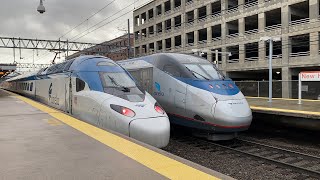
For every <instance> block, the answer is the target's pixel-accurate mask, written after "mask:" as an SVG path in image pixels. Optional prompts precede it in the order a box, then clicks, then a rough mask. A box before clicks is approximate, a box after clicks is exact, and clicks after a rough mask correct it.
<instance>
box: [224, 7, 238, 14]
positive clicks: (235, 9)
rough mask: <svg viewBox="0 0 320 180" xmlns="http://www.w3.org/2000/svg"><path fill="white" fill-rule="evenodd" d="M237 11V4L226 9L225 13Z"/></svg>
mask: <svg viewBox="0 0 320 180" xmlns="http://www.w3.org/2000/svg"><path fill="white" fill-rule="evenodd" d="M238 11H239V8H238V6H235V7H232V8H230V9H227V11H226V13H227V14H231V13H235V12H238Z"/></svg>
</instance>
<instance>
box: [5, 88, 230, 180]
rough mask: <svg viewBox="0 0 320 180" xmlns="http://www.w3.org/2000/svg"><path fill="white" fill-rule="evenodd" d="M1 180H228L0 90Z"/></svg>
mask: <svg viewBox="0 0 320 180" xmlns="http://www.w3.org/2000/svg"><path fill="white" fill-rule="evenodd" d="M0 107H1V108H0V159H1V163H0V179H32V180H34V179H121V180H122V179H153V180H154V179H232V178H230V177H228V176H225V175H223V174H220V173H218V172H215V171H213V170H210V169H207V168H205V167H202V166H200V165H197V164H195V163H192V162H190V161H187V160H185V159H182V158H179V157H177V156H174V155H172V154H169V153H167V152H164V151H162V150H160V149H157V148H154V147H151V146H148V145H145V144H143V143H140V142H137V141H135V140H132V139H130V138H128V137H125V136H122V135H119V134H117V133H114V132H107V131H104V130H101V129H99V128H96V127H94V126H92V125H90V124H87V123H84V122H82V121H79V120H77V119H75V118H73V117H71V116H69V115H67V114H64V113H62V112H60V111H57V110H55V109H52V108H50V107H47V106H45V105H43V104H40V103H37V102H35V101H32V100H30V99H28V98H25V97H21V96H18V95H15V94H12V93H8V92H6V91H3V90H0Z"/></svg>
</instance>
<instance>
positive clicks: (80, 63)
mask: <svg viewBox="0 0 320 180" xmlns="http://www.w3.org/2000/svg"><path fill="white" fill-rule="evenodd" d="M106 69H108V70H110V69H111V70H112V71H123V69H122V68H121V67H120V66H118V65H117V64H116V63H115V62H114V61H112V60H111V59H109V58H107V57H104V56H91V55H89V56H79V57H77V58H74V59H71V60H68V61H65V62H62V63H59V64H55V65H52V66H50V67H47V68H42V69H40V70H39V71H35V72H32V73H28V74H24V75H19V76H16V77H14V78H11V79H8V80H7V81H14V80H21V79H28V80H31V79H32V78H35V76H39V75H49V74H56V73H63V72H68V71H103V70H106Z"/></svg>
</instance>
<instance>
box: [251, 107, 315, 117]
mask: <svg viewBox="0 0 320 180" xmlns="http://www.w3.org/2000/svg"><path fill="white" fill-rule="evenodd" d="M250 108H251V109H253V110H263V111H275V112H285V113H295V114H307V115H317V116H320V112H313V111H301V110H291V109H279V108H268V107H261V106H250Z"/></svg>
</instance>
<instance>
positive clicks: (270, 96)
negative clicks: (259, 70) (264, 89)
mask: <svg viewBox="0 0 320 180" xmlns="http://www.w3.org/2000/svg"><path fill="white" fill-rule="evenodd" d="M272 54H273V40H272V39H271V38H270V39H269V101H268V102H270V103H271V102H272V56H273V55H272Z"/></svg>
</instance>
